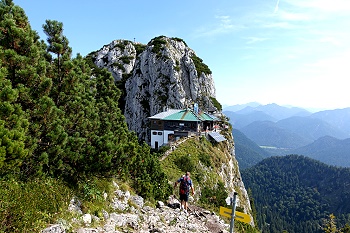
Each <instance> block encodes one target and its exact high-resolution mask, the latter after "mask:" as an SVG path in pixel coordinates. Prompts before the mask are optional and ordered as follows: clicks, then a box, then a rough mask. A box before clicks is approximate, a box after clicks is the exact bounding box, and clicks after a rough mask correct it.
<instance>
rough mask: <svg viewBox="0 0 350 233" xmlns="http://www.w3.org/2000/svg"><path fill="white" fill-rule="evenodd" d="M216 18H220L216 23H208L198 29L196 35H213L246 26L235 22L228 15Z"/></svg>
mask: <svg viewBox="0 0 350 233" xmlns="http://www.w3.org/2000/svg"><path fill="white" fill-rule="evenodd" d="M215 18H216V19H217V20H218V21H217V22H216V23H215V24H212V25H210V26H207V25H206V26H205V27H204V26H203V27H201V28H200V29H198V30H196V32H195V37H213V36H217V35H222V34H227V33H230V32H232V31H235V30H240V29H243V28H245V27H244V26H243V25H236V24H233V23H232V20H231V17H230V16H228V15H221V16H216V17H215Z"/></svg>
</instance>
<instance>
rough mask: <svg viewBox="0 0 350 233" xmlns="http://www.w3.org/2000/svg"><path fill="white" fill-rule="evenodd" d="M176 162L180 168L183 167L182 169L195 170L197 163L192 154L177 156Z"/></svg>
mask: <svg viewBox="0 0 350 233" xmlns="http://www.w3.org/2000/svg"><path fill="white" fill-rule="evenodd" d="M175 164H176V165H177V167H178V168H180V169H181V171H184V172H186V171H193V170H194V168H195V166H196V163H195V161H194V159H193V157H191V156H190V155H183V156H180V157H177V158H176V159H175Z"/></svg>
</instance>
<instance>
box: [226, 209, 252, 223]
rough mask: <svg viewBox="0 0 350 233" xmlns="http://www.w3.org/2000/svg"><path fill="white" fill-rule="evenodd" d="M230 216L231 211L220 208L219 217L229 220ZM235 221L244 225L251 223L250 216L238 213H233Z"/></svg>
mask: <svg viewBox="0 0 350 233" xmlns="http://www.w3.org/2000/svg"><path fill="white" fill-rule="evenodd" d="M231 214H232V209H229V208H225V207H222V206H220V215H222V216H224V217H228V218H231ZM235 220H238V221H241V222H245V223H250V222H251V219H250V216H249V215H248V214H245V213H242V212H239V211H235Z"/></svg>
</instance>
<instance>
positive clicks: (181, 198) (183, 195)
mask: <svg viewBox="0 0 350 233" xmlns="http://www.w3.org/2000/svg"><path fill="white" fill-rule="evenodd" d="M180 201H186V202H188V193H187V194H180Z"/></svg>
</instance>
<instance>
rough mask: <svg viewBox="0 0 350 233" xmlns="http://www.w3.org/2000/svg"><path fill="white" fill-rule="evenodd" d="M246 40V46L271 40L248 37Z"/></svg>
mask: <svg viewBox="0 0 350 233" xmlns="http://www.w3.org/2000/svg"><path fill="white" fill-rule="evenodd" d="M244 39H246V44H255V43H257V42H262V41H265V40H268V39H269V38H266V37H255V36H251V37H246V38H244Z"/></svg>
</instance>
